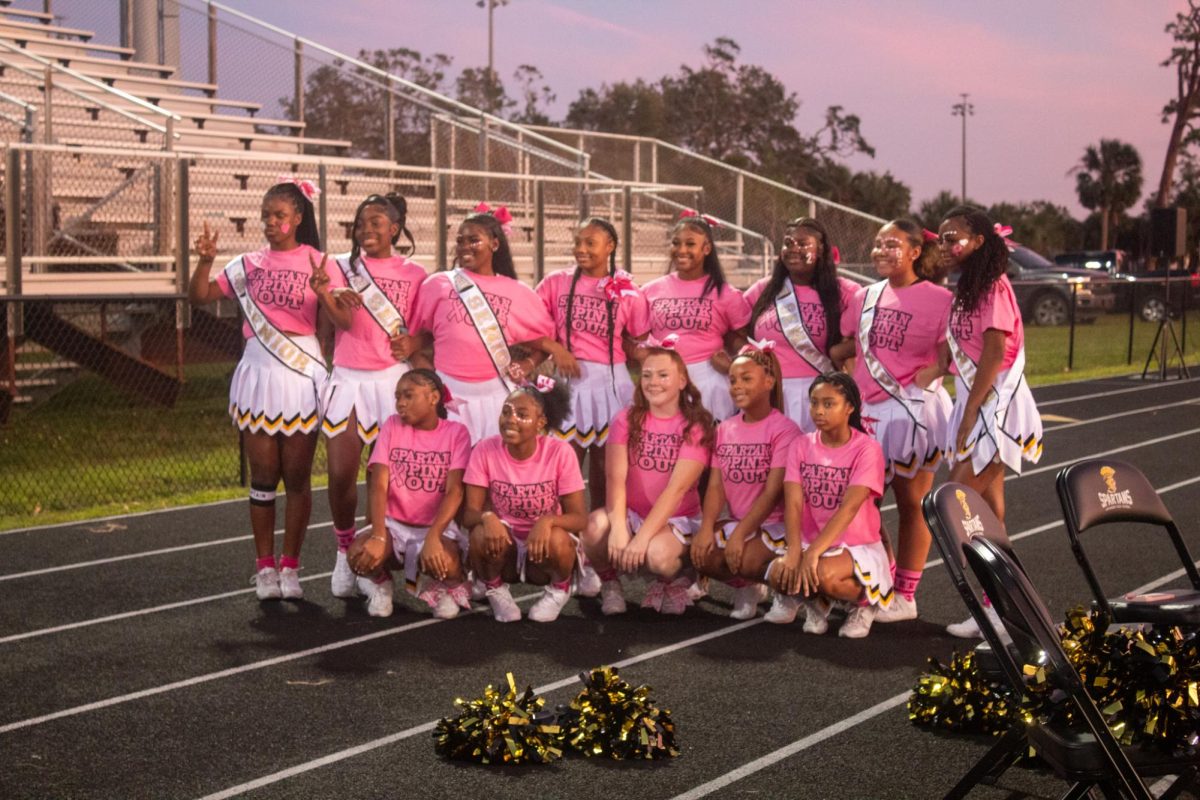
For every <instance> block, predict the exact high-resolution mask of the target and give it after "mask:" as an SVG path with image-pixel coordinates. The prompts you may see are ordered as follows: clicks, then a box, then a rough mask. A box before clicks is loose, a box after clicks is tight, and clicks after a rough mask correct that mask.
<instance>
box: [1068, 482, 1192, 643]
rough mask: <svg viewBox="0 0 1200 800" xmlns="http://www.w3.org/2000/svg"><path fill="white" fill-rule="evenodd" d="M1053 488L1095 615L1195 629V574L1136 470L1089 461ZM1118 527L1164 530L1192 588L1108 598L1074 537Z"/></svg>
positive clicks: (1171, 524) (1163, 509)
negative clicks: (1133, 525)
mask: <svg viewBox="0 0 1200 800" xmlns="http://www.w3.org/2000/svg"><path fill="white" fill-rule="evenodd" d="M1055 487H1056V488H1057V489H1058V501H1059V503H1061V504H1062V510H1063V518H1064V520H1065V521H1066V524H1067V535H1068V536H1069V537H1070V538H1071V550H1072V551H1073V552H1074V553H1075V560H1076V561H1078V562H1079V568H1080V569H1081V570H1083V574H1084V577H1085V578H1087V582H1088V585H1089V586H1090V587H1091V589H1092V594H1093V595H1094V596H1095V598H1096V607H1097V608H1099V609H1100V611H1102V612H1103V613H1105V614H1107V615H1108V618H1109V619H1110V620H1112V621H1113V622H1149V623H1151V624H1157V625H1191V626H1196V625H1200V572H1198V571H1197V570H1196V564H1195V561H1194V559H1193V558H1192V554H1191V553H1190V552H1189V551H1188V548H1187V545H1186V544H1184V541H1183V536H1181V535H1180V533H1179V528H1178V527H1176V525H1175V521H1174V520H1173V519H1172V518H1171V514H1170V512H1168V511H1167V507H1166V506H1165V505H1163V502H1162V498H1160V497H1159V496H1158V492H1156V491H1155V490H1154V487H1153V486H1151V485H1150V481H1148V480H1146V476H1145V475H1143V474H1142V473H1141V471H1140V470H1138V468H1137V467H1135V466H1133V465H1132V464H1129V463H1127V462H1125V461H1117V460H1114V459H1107V458H1106V459H1098V458H1091V459H1087V460H1085V461H1080V462H1078V463H1076V464H1072V465H1071V466H1069V467H1066V468H1065V469H1063V470H1062V471H1061V472H1059V473H1058V478H1057V479H1056V481H1055ZM1122 522H1124V523H1143V524H1147V525H1155V526H1158V527H1160V528H1164V529H1165V530H1166V532H1167V535H1168V536H1169V537H1170V539H1171V542H1172V544H1174V545H1175V552H1176V553H1178V554H1179V560H1180V561H1181V562H1182V564H1183V570H1184V573H1185V574H1186V575H1187V577H1188V580H1189V581H1191V584H1192V588H1191V589H1170V590H1163V591H1159V592H1154V593H1151V594H1143V595H1132V594H1128V595H1125V596H1124V597H1118V598H1111V599H1110V598H1108V597H1107V596H1106V595H1105V593H1104V590H1103V589H1102V588H1101V586H1100V580H1099V579H1098V578H1097V577H1096V571H1095V570H1094V569H1092V565H1091V562H1089V561H1088V558H1087V555H1086V554H1085V553H1084V551H1083V545H1082V543H1081V542H1080V539H1079V535H1080V534H1081V533H1083V532H1084V531H1086V530H1089V529H1091V528H1095V527H1098V526H1101V525H1111V524H1115V523H1122ZM1139 541H1140V540H1139Z"/></svg>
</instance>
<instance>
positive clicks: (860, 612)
mask: <svg viewBox="0 0 1200 800" xmlns="http://www.w3.org/2000/svg"><path fill="white" fill-rule="evenodd" d="M874 621H875V606H855V607H854V608H853V609H852V610H851V611H850V613H849V615H847V617H846V621H845V622H843V623H842V627H840V628H838V636H841V637H843V638H846V639H862V638H863V637H865V636H866V635H867V634H868V633H870V632H871V623H872V622H874Z"/></svg>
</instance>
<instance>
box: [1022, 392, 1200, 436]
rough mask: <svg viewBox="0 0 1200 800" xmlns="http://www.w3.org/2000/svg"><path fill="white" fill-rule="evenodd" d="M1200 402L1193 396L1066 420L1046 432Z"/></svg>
mask: <svg viewBox="0 0 1200 800" xmlns="http://www.w3.org/2000/svg"><path fill="white" fill-rule="evenodd" d="M1197 404H1200V400H1198V399H1196V398H1192V399H1191V400H1177V401H1176V402H1174V403H1163V404H1161V405H1157V406H1144V407H1143V408H1135V409H1132V410H1130V411H1119V412H1117V413H1115V414H1108V415H1106V416H1103V417H1092V418H1091V419H1084V420H1080V421H1079V422H1064V423H1063V424H1062V425H1051V426H1050V427H1049V428H1046V429H1044V431H1043V432H1044V433H1050V431H1061V430H1066V429H1067V428H1078V427H1079V426H1080V425H1093V424H1095V423H1097V422H1108V421H1109V420H1112V419H1120V418H1121V417H1130V416H1133V415H1134V414H1148V413H1149V412H1151V411H1162V410H1163V409H1165V408H1176V407H1178V406H1194V405H1197Z"/></svg>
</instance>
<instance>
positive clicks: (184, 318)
mask: <svg viewBox="0 0 1200 800" xmlns="http://www.w3.org/2000/svg"><path fill="white" fill-rule="evenodd" d="M189 166H190V165H189V163H188V160H187V159H186V158H181V159H179V160H178V161H177V162H175V187H176V191H175V291H176V292H178V293H179V294H187V291H188V284H189V283H190V282H191V270H192V259H191V238H192V235H191V230H190V223H189V220H188V206H189V200H190V198H189V197H188V190H189V183H190V175H189V173H188V168H189ZM176 303H177V309H176V312H175V324H176V327H177V328H178V329H179V330H181V331H182V330H183V329H184V328H190V327H191V326H192V309H191V306H190V305H189V304H188V303H187V302H186V301H183V300H179V301H176ZM181 367H182V364H181Z"/></svg>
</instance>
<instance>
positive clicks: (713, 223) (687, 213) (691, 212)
mask: <svg viewBox="0 0 1200 800" xmlns="http://www.w3.org/2000/svg"><path fill="white" fill-rule="evenodd" d="M689 217H699V218H700V219H702V220H704V221H705V222H706V223H708V227H710V228H719V227H721V223H720V222H718V221H717V218H716V217H710V216H709V215H708V214H701V213H700V212H699V211H697V210H696V209H694V208H685V209H684V210H683V211H681V212H679V218H680V219H688V218H689Z"/></svg>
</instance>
